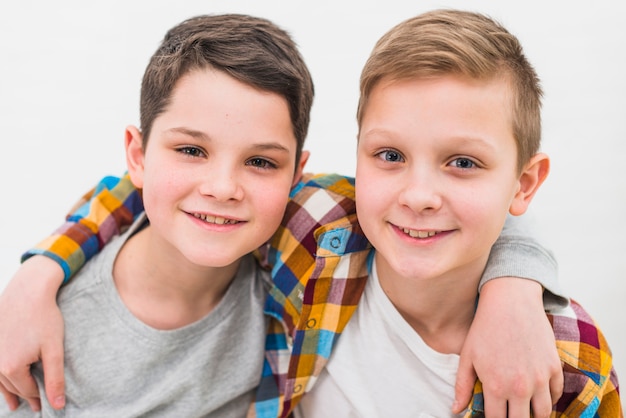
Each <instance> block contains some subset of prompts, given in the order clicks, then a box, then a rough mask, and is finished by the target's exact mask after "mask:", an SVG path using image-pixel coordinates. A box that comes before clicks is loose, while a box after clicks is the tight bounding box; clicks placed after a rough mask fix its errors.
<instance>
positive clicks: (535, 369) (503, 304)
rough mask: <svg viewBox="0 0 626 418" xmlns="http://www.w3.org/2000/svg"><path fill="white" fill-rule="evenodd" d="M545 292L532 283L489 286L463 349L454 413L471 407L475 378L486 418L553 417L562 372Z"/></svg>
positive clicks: (516, 281) (498, 281)
mask: <svg viewBox="0 0 626 418" xmlns="http://www.w3.org/2000/svg"><path fill="white" fill-rule="evenodd" d="M542 292H543V289H542V287H541V285H540V284H539V283H537V282H534V281H532V280H526V279H519V278H498V279H494V280H490V281H489V282H487V283H486V284H485V285H484V286H483V288H482V291H481V293H480V298H479V303H478V308H477V310H476V315H475V317H474V321H473V323H472V326H471V328H470V331H469V333H468V335H467V338H466V340H465V343H464V346H463V349H462V351H461V359H460V363H459V370H458V374H457V380H456V388H455V391H456V401H455V405H454V407H453V412H455V413H459V412H461V411H463V409H464V408H465V407H466V406H467V405H468V404H469V401H470V399H471V394H472V389H473V387H474V383H475V380H476V377H478V378H479V379H480V381H481V382H482V384H483V395H484V401H485V415H486V416H487V417H489V418H493V417H509V418H528V417H530V411H531V409H532V412H533V416H534V417H535V418H542V417H549V416H550V412H551V410H552V405H553V404H554V403H556V402H557V401H558V399H559V398H560V397H561V394H562V393H563V370H562V366H561V361H560V358H559V356H558V353H557V349H556V342H555V338H554V333H553V332H552V327H551V326H550V323H549V321H548V319H547V317H546V315H545V312H544V309H543V302H542Z"/></svg>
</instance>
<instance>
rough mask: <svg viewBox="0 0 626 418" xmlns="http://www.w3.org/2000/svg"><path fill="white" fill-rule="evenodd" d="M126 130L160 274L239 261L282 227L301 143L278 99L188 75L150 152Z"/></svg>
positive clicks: (159, 122)
mask: <svg viewBox="0 0 626 418" xmlns="http://www.w3.org/2000/svg"><path fill="white" fill-rule="evenodd" d="M129 132H130V133H131V135H130V136H131V137H132V138H131V139H127V142H128V143H129V146H128V148H129V151H128V154H129V157H128V158H129V166H131V167H132V168H131V169H129V172H130V174H131V178H132V179H133V182H134V183H135V184H136V185H137V186H138V187H141V188H142V189H143V199H144V205H145V209H146V213H147V215H148V218H149V219H150V221H151V226H150V228H149V229H148V230H147V231H146V232H147V233H149V234H150V240H149V242H150V246H151V247H152V248H151V251H153V253H154V254H155V255H156V254H167V255H168V257H170V258H169V260H168V261H167V263H166V265H165V266H163V268H164V269H167V268H168V267H167V266H171V267H169V268H172V267H175V266H178V267H175V268H176V269H178V268H180V266H181V264H183V265H184V264H185V263H186V264H188V265H190V266H193V265H195V266H196V267H201V268H204V267H223V266H229V265H233V264H236V263H237V262H238V260H239V259H240V258H241V257H242V256H244V255H245V254H247V253H250V252H252V251H253V250H255V249H256V248H258V247H259V246H260V245H262V244H263V243H264V242H266V241H267V240H268V239H269V238H270V237H271V236H272V234H273V233H274V232H275V231H276V229H277V228H278V225H279V224H280V221H281V219H282V217H283V213H284V210H285V207H286V204H287V200H288V198H289V191H290V189H291V186H292V184H293V182H294V178H295V177H294V176H295V174H294V168H295V156H296V147H297V144H296V139H295V137H294V134H293V128H292V124H291V119H290V114H289V108H288V105H287V102H286V101H285V99H284V98H283V97H282V96H279V95H278V94H274V93H269V92H265V91H260V90H258V89H255V88H252V87H250V86H248V85H246V84H243V83H241V82H239V81H237V80H235V79H234V78H232V77H230V76H229V75H227V74H225V73H223V72H220V71H215V70H210V69H208V70H192V71H191V72H190V73H188V74H186V75H185V76H183V77H182V78H181V79H180V80H179V82H178V83H177V85H176V87H175V89H174V91H173V94H172V98H171V101H170V103H169V105H168V107H167V108H166V109H165V111H164V112H163V113H162V114H161V115H160V116H159V117H157V118H156V119H155V121H154V124H153V127H152V131H151V134H150V138H148V142H147V146H146V149H145V151H142V150H141V148H140V147H138V146H137V144H139V143H140V140H141V135H140V134H139V133H138V132H137V133H135V134H134V133H133V132H134V131H133V130H132V129H130V131H129ZM304 160H306V158H305V159H304ZM298 173H300V172H299V171H298ZM155 258H157V257H155ZM172 258H173V259H174V260H176V262H173V261H172ZM189 263H190V264H189Z"/></svg>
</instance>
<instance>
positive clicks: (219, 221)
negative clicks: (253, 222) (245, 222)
mask: <svg viewBox="0 0 626 418" xmlns="http://www.w3.org/2000/svg"><path fill="white" fill-rule="evenodd" d="M193 216H194V218H197V219H200V220H201V221H204V222H206V223H208V224H216V225H234V224H238V223H240V222H241V221H237V220H235V219H228V218H222V217H221V216H212V215H204V214H202V213H194V214H193Z"/></svg>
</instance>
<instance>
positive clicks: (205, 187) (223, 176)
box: [199, 162, 244, 202]
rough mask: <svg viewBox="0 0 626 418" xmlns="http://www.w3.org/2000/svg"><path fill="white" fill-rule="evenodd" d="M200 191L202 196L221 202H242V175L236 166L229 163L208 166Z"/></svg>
mask: <svg viewBox="0 0 626 418" xmlns="http://www.w3.org/2000/svg"><path fill="white" fill-rule="evenodd" d="M199 190H200V193H201V194H202V195H204V196H209V197H213V198H214V199H216V200H218V201H221V202H227V201H230V200H241V199H242V198H243V195H244V191H243V187H242V183H241V178H240V173H239V172H238V171H237V169H236V167H235V166H234V164H230V163H228V162H213V163H210V164H208V167H207V169H206V170H205V172H204V173H203V174H202V178H201V183H200V187H199Z"/></svg>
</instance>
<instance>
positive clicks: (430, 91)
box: [356, 76, 519, 283]
mask: <svg viewBox="0 0 626 418" xmlns="http://www.w3.org/2000/svg"><path fill="white" fill-rule="evenodd" d="M509 101H510V92H509V86H508V84H507V82H506V81H505V80H500V79H498V80H492V81H476V80H469V79H466V78H462V77H458V76H442V77H438V78H433V79H411V80H400V81H389V80H382V81H380V82H379V83H378V85H377V86H375V87H374V89H373V90H372V93H371V96H370V98H369V101H368V104H367V108H366V111H365V114H364V117H363V121H362V125H361V129H360V135H359V144H358V154H357V174H356V188H357V189H356V193H357V194H356V195H357V199H356V201H357V212H358V214H359V221H360V223H361V225H362V227H363V230H364V232H365V234H366V236H367V237H368V239H369V240H370V241H371V242H372V244H373V245H374V247H375V248H376V249H377V254H376V257H377V266H378V272H379V274H380V278H381V282H383V281H385V280H394V278H398V277H402V278H410V279H422V280H423V279H432V278H436V277H441V276H450V275H451V273H454V275H453V276H452V277H457V276H458V275H459V274H461V276H462V277H474V278H476V280H478V279H479V278H480V273H481V272H482V269H483V267H484V265H485V263H486V260H487V257H488V255H489V250H490V247H491V245H492V244H493V243H494V242H495V240H496V239H497V237H498V235H499V233H500V231H501V228H502V226H503V224H504V220H505V218H506V214H507V212H508V211H509V206H510V205H511V202H512V201H513V198H514V196H515V194H516V191H517V190H518V188H519V185H518V177H519V176H518V174H517V171H516V158H517V148H516V143H515V140H514V138H513V134H512V126H511V116H510V115H511V110H510V108H511V105H510V104H509ZM476 283H477V281H476Z"/></svg>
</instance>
